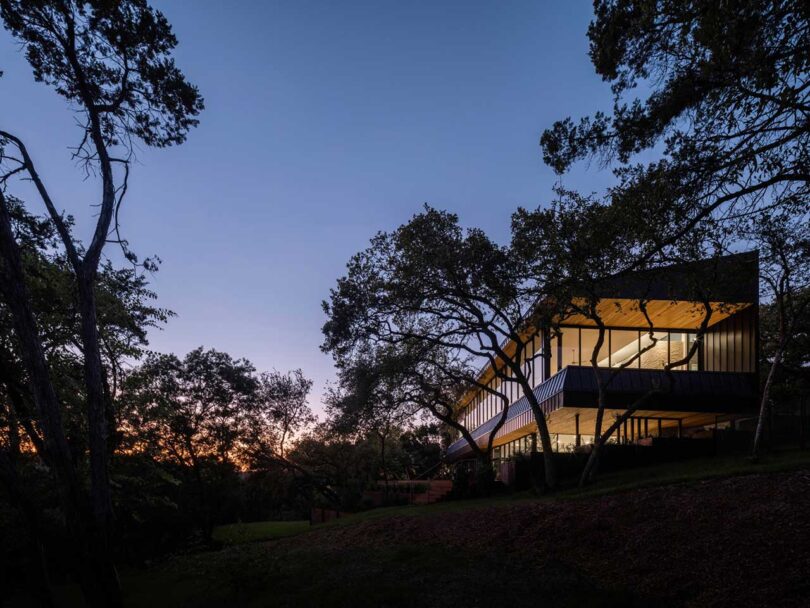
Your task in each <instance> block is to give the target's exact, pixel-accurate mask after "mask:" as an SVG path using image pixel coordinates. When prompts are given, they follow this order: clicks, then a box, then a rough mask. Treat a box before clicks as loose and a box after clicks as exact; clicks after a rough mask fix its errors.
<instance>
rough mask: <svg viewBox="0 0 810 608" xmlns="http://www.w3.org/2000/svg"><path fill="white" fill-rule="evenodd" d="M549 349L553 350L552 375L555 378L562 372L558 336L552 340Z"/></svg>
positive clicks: (551, 358)
mask: <svg viewBox="0 0 810 608" xmlns="http://www.w3.org/2000/svg"><path fill="white" fill-rule="evenodd" d="M549 349H550V350H551V357H550V360H551V375H552V376H553V375H554V374H556V373H557V372H558V371H560V357H559V341H558V338H557V336H554V337H552V338H551V340H550V342H549Z"/></svg>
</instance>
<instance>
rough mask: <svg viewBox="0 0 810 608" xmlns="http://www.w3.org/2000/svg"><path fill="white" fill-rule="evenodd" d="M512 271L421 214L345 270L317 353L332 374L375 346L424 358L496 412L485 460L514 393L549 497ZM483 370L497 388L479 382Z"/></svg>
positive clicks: (520, 279) (524, 317)
mask: <svg viewBox="0 0 810 608" xmlns="http://www.w3.org/2000/svg"><path fill="white" fill-rule="evenodd" d="M517 262H518V260H517V258H516V257H515V256H512V255H511V252H510V250H509V249H508V248H506V247H500V246H498V245H497V244H495V243H493V242H492V241H491V240H490V239H488V238H487V237H486V235H485V234H484V233H483V232H482V231H481V230H477V229H471V230H467V231H464V230H463V229H462V228H461V227H460V226H459V224H458V218H457V217H456V216H455V215H453V214H451V213H447V212H442V211H438V210H435V209H432V208H430V207H427V206H426V207H425V210H424V212H422V213H420V214H417V215H415V216H414V217H413V218H412V219H411V220H410V221H409V222H408V223H406V224H404V225H403V226H401V227H400V228H398V229H397V230H396V231H394V232H393V233H380V234H378V235H377V236H376V237H374V238H373V239H372V241H371V245H370V247H369V248H368V249H366V250H365V251H363V252H361V253H358V254H357V255H355V256H354V257H353V258H352V259H351V260H350V262H349V264H348V271H347V274H346V276H345V277H343V278H341V279H340V280H339V281H338V285H337V288H336V289H333V290H332V291H331V296H330V301H329V302H325V303H324V310H325V312H326V314H327V316H328V317H329V320H328V321H327V323H326V324H325V325H324V328H323V332H324V335H325V341H324V344H323V347H322V348H323V350H325V351H326V352H331V353H333V355H334V356H335V358H336V360H337V361H338V365H340V362H341V361H347V360H351V359H352V358H353V357H356V355H357V354H358V353H362V352H364V351H369V350H370V349H374V348H375V347H377V346H383V347H385V346H391V347H394V348H399V347H402V346H403V345H406V344H407V343H412V344H415V345H416V346H417V347H420V348H423V349H424V354H427V355H430V357H431V367H432V369H433V371H438V372H440V373H441V374H442V376H443V377H444V378H445V379H448V378H452V379H453V380H454V381H455V383H456V384H457V385H458V386H461V387H462V388H463V389H464V390H468V389H474V390H480V391H483V392H485V393H487V394H490V395H493V396H494V398H495V399H496V400H497V401H498V402H499V403H500V404H501V407H500V408H499V411H500V414H499V415H498V420H497V422H496V425H495V429H494V430H493V431H492V433H491V434H490V439H489V445H488V447H487V450H486V452H483V456H484V457H485V458H487V460H488V458H489V454H490V452H491V448H492V439H493V438H494V435H495V433H497V431H498V430H499V429H500V428H501V427H502V426H503V423H504V422H505V421H506V413H507V408H508V405H509V403H510V401H511V399H512V396H513V395H514V392H515V391H514V389H516V392H519V393H520V394H522V395H523V396H525V397H526V399H527V400H528V401H529V404H530V405H531V408H532V411H533V413H534V417H535V420H536V422H537V427H538V430H539V435H540V441H541V444H542V446H543V451H544V453H545V458H544V462H545V480H546V484H547V485H548V486H549V487H554V485H555V484H556V475H555V469H554V460H553V457H552V448H551V438H550V436H549V433H548V427H547V425H546V420H545V415H544V414H543V412H542V411H541V409H540V405H539V403H538V401H537V397H536V396H535V394H534V391H533V389H534V384H533V382H532V380H531V370H532V367H533V366H532V362H533V361H534V360H535V359H536V358H537V357H539V356H540V355H539V354H536V353H534V352H530V345H531V344H532V343H533V340H534V334H535V332H534V331H533V327H534V322H535V320H536V315H537V307H536V305H535V304H536V291H537V290H536V289H531V288H529V286H527V285H526V284H525V281H526V277H527V274H526V273H525V272H523V271H522V270H523V269H521V268H518V267H517V266H516V264H517ZM531 282H532V283H533V284H534V283H537V279H536V278H534V277H532V278H531ZM507 345H508V346H507ZM485 366H490V368H491V369H492V370H493V374H494V377H495V380H496V383H494V384H493V383H490V382H484V381H482V380H481V378H480V376H479V372H480V370H481V369H482V368H483V367H485Z"/></svg>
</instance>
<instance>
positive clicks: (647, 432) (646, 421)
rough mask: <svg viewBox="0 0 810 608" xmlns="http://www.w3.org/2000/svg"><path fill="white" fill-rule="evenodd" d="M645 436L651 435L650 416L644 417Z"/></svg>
mask: <svg viewBox="0 0 810 608" xmlns="http://www.w3.org/2000/svg"><path fill="white" fill-rule="evenodd" d="M644 436H645V437H649V436H650V419H649V418H645V419H644Z"/></svg>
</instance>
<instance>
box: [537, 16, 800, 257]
mask: <svg viewBox="0 0 810 608" xmlns="http://www.w3.org/2000/svg"><path fill="white" fill-rule="evenodd" d="M594 12H595V18H594V20H593V22H592V23H591V25H590V28H589V29H588V38H589V40H590V57H591V61H592V62H593V65H594V67H595V68H596V72H597V73H598V74H599V75H600V76H601V77H602V78H603V79H604V80H605V81H608V82H610V83H611V85H612V91H613V94H614V106H613V110H612V112H611V113H608V114H606V113H602V112H597V113H596V114H595V115H594V116H593V117H591V118H585V119H583V120H581V121H580V122H579V123H578V124H575V123H574V122H573V121H572V120H571V119H570V118H567V119H565V120H562V121H559V122H557V123H555V124H554V126H553V127H552V128H551V129H548V130H547V131H546V132H545V133H544V134H543V136H542V138H541V145H542V148H543V154H544V159H545V161H546V162H547V163H548V164H549V165H550V166H552V167H553V168H554V170H555V171H557V172H558V173H563V172H565V171H566V170H567V169H568V168H569V167H570V166H571V165H572V163H574V162H576V161H577V160H579V159H582V158H588V157H593V156H597V157H601V159H602V160H603V161H604V162H605V163H610V162H612V161H618V163H619V166H618V168H617V169H616V173H617V176H618V178H619V183H618V185H616V186H615V187H613V188H612V189H611V192H610V196H611V198H612V200H614V201H619V202H622V203H628V202H629V204H633V205H636V204H639V202H640V201H643V202H644V204H646V205H647V206H648V207H649V209H657V210H658V212H659V213H658V217H659V218H660V219H661V220H662V221H664V222H665V225H667V226H668V230H666V231H665V232H661V234H660V238H659V240H657V241H650V242H648V243H647V245H648V247H649V251H648V252H647V253H648V254H649V255H654V253H655V252H656V251H657V250H658V249H660V248H662V247H666V246H667V245H672V244H676V243H677V242H678V240H680V239H681V238H682V237H683V236H685V235H687V234H688V233H689V232H690V231H691V230H692V229H693V228H694V227H695V226H698V225H699V224H700V223H701V222H703V221H704V220H706V219H708V218H711V219H713V220H714V221H715V222H716V223H717V226H718V227H721V228H724V229H737V228H739V226H735V224H737V223H738V222H739V220H740V219H747V218H750V217H752V216H756V215H760V214H762V213H766V212H768V211H769V210H771V209H774V208H779V209H781V210H783V211H785V212H788V213H791V214H792V215H794V216H801V215H802V214H803V213H805V212H806V211H807V209H808V205H810V171H808V167H810V156H808V154H809V153H808V150H810V128H808V117H809V116H810V80H809V79H808V76H810V56H808V53H807V48H808V47H810V13H808V11H807V6H806V3H805V2H803V1H801V0H792V1H791V0H788V1H779V2H770V1H766V0H753V1H750V2H742V3H739V2H724V1H722V0H711V1H703V0H686V1H683V2H668V1H665V0H654V1H652V2H648V1H646V0H597V1H596V2H595V3H594ZM645 151H650V152H652V153H654V154H656V155H657V156H659V157H660V159H659V160H656V161H653V162H649V163H646V164H644V163H639V164H633V163H634V159H635V158H636V157H637V155H639V154H640V153H642V152H645ZM640 227H643V226H640ZM640 259H644V258H643V257H642V258H640Z"/></svg>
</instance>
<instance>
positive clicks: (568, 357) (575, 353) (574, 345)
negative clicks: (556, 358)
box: [560, 327, 579, 368]
mask: <svg viewBox="0 0 810 608" xmlns="http://www.w3.org/2000/svg"><path fill="white" fill-rule="evenodd" d="M560 339H561V341H562V349H561V353H560V355H561V356H560V367H561V368H562V367H566V366H568V365H579V328H576V327H563V328H560Z"/></svg>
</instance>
